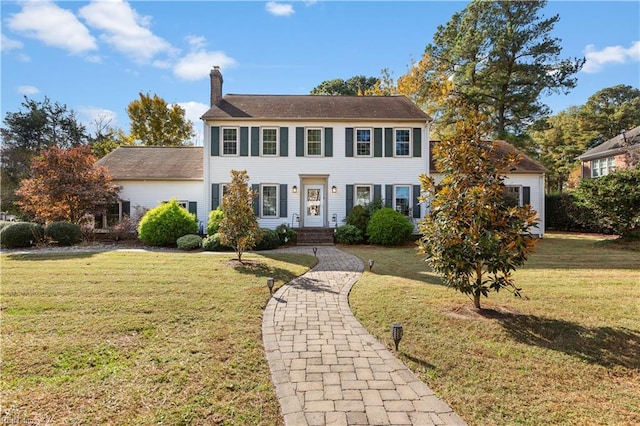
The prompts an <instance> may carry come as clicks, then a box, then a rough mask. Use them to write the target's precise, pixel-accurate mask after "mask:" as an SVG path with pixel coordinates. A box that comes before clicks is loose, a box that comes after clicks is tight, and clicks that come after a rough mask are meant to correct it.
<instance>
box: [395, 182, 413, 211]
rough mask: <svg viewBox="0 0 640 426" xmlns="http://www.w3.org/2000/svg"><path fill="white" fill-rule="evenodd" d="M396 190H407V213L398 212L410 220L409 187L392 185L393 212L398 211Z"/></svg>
mask: <svg viewBox="0 0 640 426" xmlns="http://www.w3.org/2000/svg"><path fill="white" fill-rule="evenodd" d="M398 188H407V190H408V191H409V194H408V197H407V198H406V200H407V211H406V212H400V213H402V215H403V216H406V217H408V218H411V209H412V207H413V206H412V204H411V189H412V187H411V185H408V184H398V185H393V209H394V210H395V211H399V210H398V204H397V203H398Z"/></svg>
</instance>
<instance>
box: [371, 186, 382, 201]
mask: <svg viewBox="0 0 640 426" xmlns="http://www.w3.org/2000/svg"><path fill="white" fill-rule="evenodd" d="M373 200H374V201H378V200H379V201H382V185H373Z"/></svg>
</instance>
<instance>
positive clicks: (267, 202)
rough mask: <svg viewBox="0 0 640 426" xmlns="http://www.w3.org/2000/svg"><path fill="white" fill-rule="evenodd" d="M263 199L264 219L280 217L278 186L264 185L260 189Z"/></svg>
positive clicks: (262, 212) (262, 213)
mask: <svg viewBox="0 0 640 426" xmlns="http://www.w3.org/2000/svg"><path fill="white" fill-rule="evenodd" d="M260 191H261V197H260V198H261V199H262V206H261V208H262V211H261V213H260V215H261V216H262V217H278V186H277V185H262V186H261V187H260Z"/></svg>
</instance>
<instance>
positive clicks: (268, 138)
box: [262, 127, 278, 156]
mask: <svg viewBox="0 0 640 426" xmlns="http://www.w3.org/2000/svg"><path fill="white" fill-rule="evenodd" d="M262 155H266V156H275V155H278V129H277V128H275V127H263V128H262Z"/></svg>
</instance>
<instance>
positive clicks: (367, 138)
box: [356, 129, 371, 157]
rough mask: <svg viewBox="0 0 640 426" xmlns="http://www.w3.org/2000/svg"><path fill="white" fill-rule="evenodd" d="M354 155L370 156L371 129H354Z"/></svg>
mask: <svg viewBox="0 0 640 426" xmlns="http://www.w3.org/2000/svg"><path fill="white" fill-rule="evenodd" d="M356 155H357V156H358V157H371V129H356Z"/></svg>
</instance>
